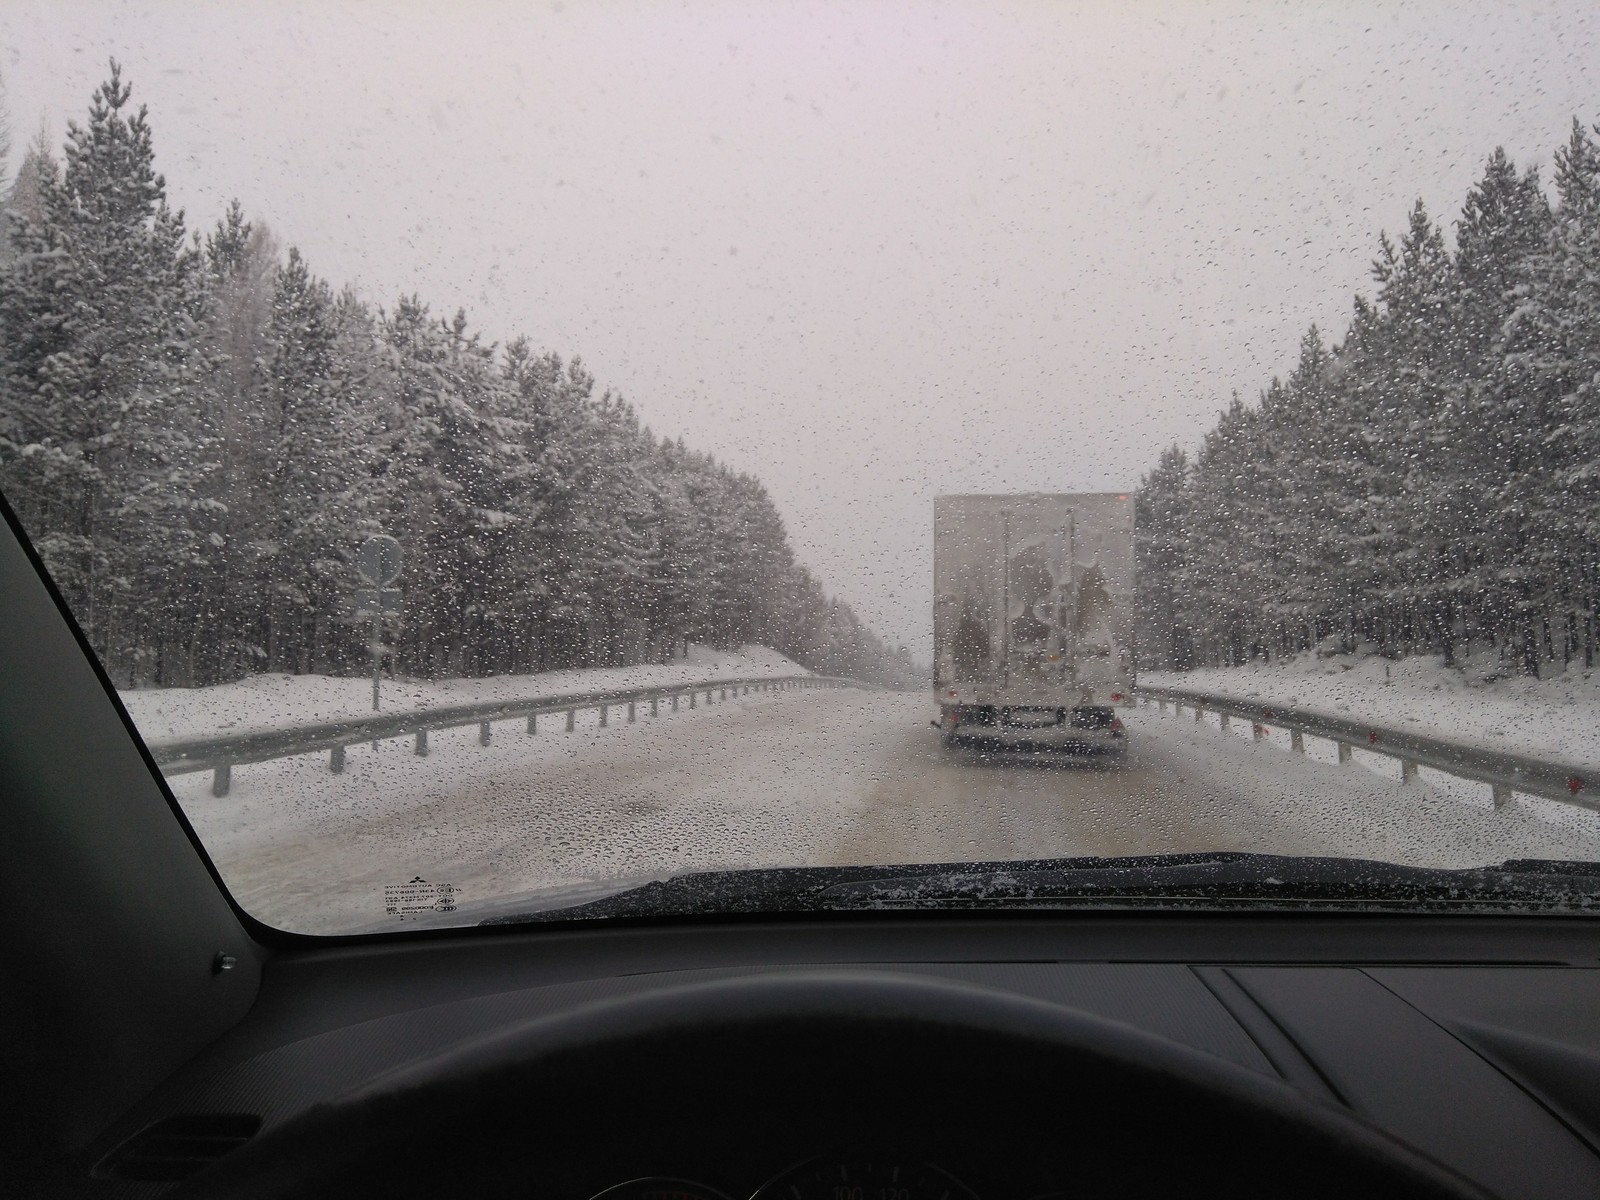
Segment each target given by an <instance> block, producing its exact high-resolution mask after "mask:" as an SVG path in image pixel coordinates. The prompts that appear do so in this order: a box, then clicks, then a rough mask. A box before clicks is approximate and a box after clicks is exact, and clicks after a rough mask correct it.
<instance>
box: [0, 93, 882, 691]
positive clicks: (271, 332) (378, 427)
mask: <svg viewBox="0 0 1600 1200" xmlns="http://www.w3.org/2000/svg"><path fill="white" fill-rule="evenodd" d="M6 208H7V210H8V211H7V213H6V227H5V230H4V236H3V237H0V493H3V494H4V496H5V497H6V499H7V501H8V502H9V503H10V505H11V506H12V508H13V509H14V510H15V512H16V513H17V515H18V517H19V518H20V520H21V522H22V524H23V527H24V528H25V529H26V530H27V531H28V533H29V535H30V537H31V538H32V540H33V544H34V546H35V547H36V548H37V550H38V552H39V554H40V555H41V557H42V558H43V560H44V562H45V564H46V565H47V567H48V568H49V570H50V572H51V575H52V576H53V578H54V580H55V582H56V584H57V586H58V587H59V588H60V590H61V592H62V593H63V595H64V597H65V598H66V600H67V603H68V604H69V606H70V607H71V609H72V611H73V612H74V614H75V615H76V617H77V618H78V621H79V624H80V625H81V627H82V629H83V631H84V633H85V634H86V635H87V637H88V638H89V640H90V642H91V643H92V644H93V646H94V648H95V649H96V651H98V653H99V654H100V657H101V659H102V661H103V662H104V663H105V664H106V667H107V669H108V670H109V672H110V673H111V675H112V678H113V679H114V681H116V682H117V683H118V684H119V685H121V686H138V685H149V684H153V685H177V686H193V685H203V684H210V683H216V682H220V681H226V680H230V679H235V678H239V677H241V676H244V675H247V674H250V673H255V672H263V671H273V672H295V673H306V672H331V673H340V672H347V671H359V670H363V669H365V666H366V663H367V661H368V659H367V649H366V644H367V625H366V623H365V622H356V621H353V620H352V619H351V594H352V591H353V589H354V588H356V587H357V586H358V584H357V581H356V578H355V572H354V569H353V563H354V559H355V555H356V551H357V549H358V547H359V544H360V543H361V541H362V540H363V539H364V538H366V537H367V536H370V535H371V534H373V533H378V532H383V533H387V534H391V535H393V536H395V537H397V538H398V539H399V540H400V542H401V543H402V546H403V547H404V551H405V567H404V572H403V574H402V576H401V577H400V579H399V580H397V581H396V583H397V586H399V587H400V588H402V589H403V592H404V614H403V616H402V617H400V618H398V619H393V620H391V621H389V623H388V627H387V629H386V630H385V634H384V636H385V640H386V642H387V643H388V645H389V647H390V649H389V651H388V656H389V660H390V662H389V666H390V669H392V670H393V671H395V672H398V673H404V674H414V675H422V676H447V675H448V676H455V675H468V676H473V675H487V674H495V673H502V672H528V671H537V670H544V669H550V668H557V667H577V666H608V665H617V664H627V663H635V662H642V661H659V660H663V659H665V658H667V657H668V656H670V655H671V654H672V653H673V647H674V646H676V645H679V644H681V643H682V642H683V641H684V640H690V641H699V642H706V643H710V644H713V645H717V646H724V647H731V646H734V645H738V644H740V643H746V642H755V643H763V644H766V645H770V646H773V647H775V648H776V649H778V650H780V651H782V652H783V653H784V654H787V655H789V656H790V657H792V658H794V659H796V660H797V661H799V662H801V663H803V664H804V665H806V666H808V667H811V668H813V669H815V670H818V671H822V672H826V673H831V674H842V675H854V676H857V677H860V678H864V679H868V680H873V681H877V682H883V683H894V684H903V683H905V682H906V679H907V675H908V666H907V664H906V663H905V662H904V661H903V660H902V659H899V658H896V657H895V656H894V655H892V654H890V653H889V652H888V651H887V650H886V648H885V647H884V646H883V645H881V644H880V642H879V641H878V639H877V638H876V637H875V636H874V635H873V634H872V633H871V632H870V631H869V630H867V629H866V628H865V627H863V625H862V624H861V622H860V621H859V620H858V619H857V618H856V617H855V615H854V614H853V613H852V612H851V611H850V609H849V607H848V606H847V605H845V604H843V603H841V602H839V601H837V600H833V599H830V598H829V597H828V596H827V595H826V594H825V592H824V590H823V588H822V586H821V584H820V583H819V582H818V580H817V579H816V578H815V577H814V576H813V575H812V573H811V572H810V571H809V570H808V569H807V568H806V567H805V566H803V565H802V564H800V563H799V562H798V561H797V560H796V558H795V554H794V552H793V549H792V548H791V546H790V544H789V541H788V537H787V534H786V532H785V530H784V525H783V521H782V520H781V518H780V517H779V514H778V511H777V509H776V508H775V506H774V505H773V503H772V500H771V499H770V498H769V497H768V495H767V493H766V491H765V490H764V489H763V487H762V485H761V484H760V482H759V481H758V480H756V479H755V478H753V477H751V476H750V475H748V474H742V473H740V472H737V471H734V470H731V469H729V468H728V467H726V466H725V465H723V464H721V463H718V462H717V461H715V460H714V459H713V458H711V457H710V456H708V455H706V454H704V453H701V452H698V451H696V450H694V449H691V448H690V447H689V446H687V445H685V444H684V443H683V441H682V440H668V439H663V438H660V437H657V436H655V435H653V434H652V433H651V432H650V430H649V429H648V428H646V427H645V426H644V425H643V424H642V423H641V421H640V419H639V416H638V414H637V413H636V412H635V410H634V408H633V407H632V405H631V404H630V403H629V402H628V401H626V400H625V399H623V398H622V397H621V396H618V395H615V394H613V393H611V392H608V391H604V390H600V389H598V388H597V385H596V381H595V379H594V378H593V377H592V376H591V375H590V374H589V373H588V372H587V371H586V370H585V369H584V367H583V364H582V363H581V362H580V361H578V360H577V359H575V358H572V359H563V358H562V357H560V356H558V355H557V354H555V353H552V352H548V351H541V350H536V349H534V348H533V346H532V345H531V344H530V343H529V342H528V341H527V340H526V339H524V338H518V339H516V340H514V341H511V342H509V343H507V344H505V345H503V346H497V345H492V344H489V343H486V342H485V341H484V340H483V339H482V338H481V337H480V335H479V334H478V333H477V332H475V331H474V330H472V329H471V328H470V327H469V326H468V323H467V320H466V317H465V315H464V314H462V313H461V312H456V313H454V314H453V315H441V314H439V313H436V312H434V311H433V310H432V309H431V308H430V307H429V305H428V304H427V303H426V302H425V301H424V300H423V299H422V298H420V297H418V296H403V297H401V298H399V299H398V300H396V301H395V302H394V303H393V304H392V305H390V306H388V307H381V308H380V307H374V306H372V305H371V304H369V303H368V301H366V300H365V299H364V298H362V297H360V296H358V295H356V294H354V293H353V292H352V291H351V290H349V289H348V288H346V289H343V290H340V289H336V288H335V287H334V286H332V285H331V284H329V283H328V282H326V281H325V280H323V279H321V278H319V277H318V276H317V275H316V274H315V273H314V271H313V268H312V264H309V263H308V262H306V261H305V259H304V258H303V257H302V255H301V254H300V253H299V252H298V251H297V250H296V249H295V248H293V247H290V248H288V249H287V250H286V251H281V250H280V247H279V245H278V243H277V242H276V240H275V239H274V237H273V236H272V235H271V234H270V233H269V231H267V230H266V229H264V228H261V227H259V226H258V225H255V224H252V222H251V221H250V220H248V219H247V218H246V215H245V211H244V209H243V208H242V207H241V206H240V205H239V203H238V202H237V201H236V202H235V203H234V204H233V205H232V206H231V207H230V208H229V209H228V211H227V212H226V213H225V214H224V215H223V216H222V217H221V219H220V220H218V221H217V222H216V223H215V225H214V226H213V227H212V228H210V229H209V230H205V231H191V230H190V229H189V227H188V226H187V225H186V222H185V218H184V215H183V214H182V213H181V212H176V211H174V210H173V209H172V208H171V207H169V204H168V201H167V197H166V190H165V184H164V181H163V179H162V176H161V175H160V174H159V173H158V172H157V170H156V154H155V146H154V140H153V133H152V129H151V126H150V122H149V119H148V116H147V114H146V113H145V111H144V110H142V109H140V108H139V107H138V106H136V105H134V104H132V103H131V86H130V84H129V83H128V82H126V81H125V80H124V79H123V78H122V76H121V72H120V70H119V69H118V68H117V66H116V64H115V63H113V64H112V66H111V70H110V75H109V78H108V79H107V80H106V82H105V83H104V84H103V85H102V86H101V87H100V88H99V89H98V90H97V91H96V93H95V95H94V97H93V101H92V104H91V107H90V109H89V113H88V116H87V120H86V121H85V122H83V123H74V124H72V125H70V126H69V128H68V131H67V135H66V138H65V143H64V145H63V146H62V147H61V148H60V150H59V153H58V152H57V151H56V150H54V149H53V148H52V147H51V146H50V145H49V144H48V142H47V141H46V139H44V138H43V137H42V136H41V137H40V138H38V139H35V141H34V142H33V143H32V144H31V145H30V146H29V147H28V148H27V149H26V152H25V153H24V155H23V157H22V161H21V163H20V164H19V166H18V169H17V171H16V174H15V177H14V179H13V181H12V184H11V187H10V189H9V197H8V200H7V203H6Z"/></svg>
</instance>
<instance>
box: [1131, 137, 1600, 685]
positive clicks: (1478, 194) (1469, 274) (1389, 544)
mask: <svg viewBox="0 0 1600 1200" xmlns="http://www.w3.org/2000/svg"><path fill="white" fill-rule="evenodd" d="M1597 137H1600V128H1596V129H1586V128H1584V127H1583V126H1582V125H1581V124H1580V123H1578V122H1576V121H1575V122H1574V123H1573V127H1572V131H1571V134H1570V137H1569V139H1568V140H1567V142H1566V144H1565V145H1564V146H1562V147H1561V148H1560V149H1559V150H1558V151H1557V153H1556V155H1555V161H1554V181H1553V182H1554V191H1553V194H1550V193H1548V192H1547V191H1546V190H1545V188H1544V187H1543V186H1542V184H1541V181H1540V179H1539V176H1538V174H1537V173H1536V172H1534V171H1531V170H1530V171H1521V172H1519V171H1518V169H1517V168H1516V166H1515V165H1514V164H1513V163H1512V162H1511V161H1509V160H1508V159H1507V157H1506V155H1505V154H1504V153H1503V152H1501V151H1498V150H1497V151H1496V152H1495V153H1494V154H1492V155H1491V156H1490V157H1489V159H1488V163H1487V165H1486V167H1485V168H1484V171H1483V175H1482V178H1481V179H1480V180H1479V182H1478V183H1477V184H1476V186H1474V187H1473V188H1472V190H1471V191H1470V193H1469V194H1468V195H1467V198H1466V201H1465V203H1464V205H1463V206H1462V209H1461V214H1460V216H1459V218H1458V219H1457V220H1456V222H1455V225H1454V247H1453V249H1452V248H1451V246H1450V244H1449V241H1448V240H1447V237H1446V233H1445V231H1444V230H1443V229H1441V228H1440V226H1439V224H1438V223H1436V222H1435V220H1434V219H1433V218H1432V217H1431V216H1430V215H1429V214H1428V213H1427V212H1426V211H1425V210H1424V208H1423V206H1422V204H1421V202H1420V201H1419V202H1418V203H1417V205H1416V207H1415V208H1414V209H1413V210H1412V212H1411V214H1410V220H1409V223H1408V224H1407V226H1406V229H1405V232H1404V233H1403V234H1402V235H1400V236H1399V238H1398V240H1396V239H1393V238H1391V237H1389V236H1384V237H1382V238H1381V239H1380V241H1379V244H1378V254H1377V258H1376V261H1375V262H1374V263H1373V268H1372V272H1373V278H1374V282H1375V284H1376V291H1375V295H1374V297H1373V298H1371V299H1368V298H1365V297H1358V298H1357V299H1356V301H1355V313H1354V317H1353V319H1352V321H1351V323H1350V327H1349V329H1348V330H1347V331H1346V333H1345V335H1344V338H1343V340H1342V341H1341V342H1339V343H1338V344H1330V343H1329V342H1327V341H1325V340H1324V338H1323V335H1322V334H1321V332H1319V331H1318V330H1317V329H1316V328H1315V327H1313V328H1311V329H1310V330H1309V331H1308V332H1307V333H1306V334H1305V335H1304V337H1303V339H1302V340H1301V343H1300V352H1299V362H1298V364H1297V365H1296V367H1295V368H1294V370H1293V372H1292V373H1291V374H1290V375H1289V377H1288V378H1287V379H1274V380H1273V381H1272V382H1271V383H1270V384H1269V385H1268V387H1267V388H1266V389H1265V391H1264V392H1263V393H1262V394H1261V396H1260V398H1259V401H1258V402H1257V403H1256V404H1254V405H1249V404H1245V403H1243V402H1241V401H1240V400H1239V398H1238V397H1237V396H1235V398H1234V400H1233V403H1232V404H1231V405H1230V406H1229V407H1228V408H1227V409H1226V410H1225V411H1224V412H1222V413H1221V415H1220V416H1219V418H1218V420H1217V423H1216V425H1215V426H1214V427H1213V428H1212V429H1211V430H1210V432H1209V433H1207V434H1206V435H1205V438H1204V440H1203V442H1202V443H1201V445H1200V447H1199V451H1198V453H1197V454H1195V455H1194V456H1193V457H1190V455H1188V454H1187V453H1186V452H1185V451H1184V450H1183V449H1182V448H1180V447H1177V446H1174V447H1172V448H1171V449H1169V450H1167V451H1166V452H1165V453H1164V454H1162V455H1161V458H1160V461H1159V463H1158V464H1157V465H1156V467H1155V468H1154V469H1153V470H1152V471H1151V472H1150V473H1149V474H1148V475H1147V476H1146V477H1145V478H1144V480H1143V483H1142V487H1141V491H1140V494H1139V523H1140V537H1139V570H1140V593H1141V603H1140V609H1141V612H1140V617H1141V623H1140V631H1139V641H1140V661H1141V663H1142V664H1143V665H1144V666H1145V667H1148V668H1158V669H1186V668H1188V667H1191V666H1199V665H1235V664H1239V663H1243V662H1246V661H1248V660H1251V659H1255V658H1263V657H1266V658H1270V657H1275V656H1276V655H1278V654H1282V653H1292V652H1295V651H1298V650H1303V649H1309V648H1311V647H1313V646H1318V647H1339V648H1342V649H1344V650H1349V651H1355V650H1358V649H1367V650H1371V651H1375V652H1378V653H1382V654H1385V655H1389V656H1399V655H1403V654H1441V655H1443V656H1444V657H1445V658H1446V660H1447V661H1451V662H1454V661H1457V660H1459V658H1460V657H1461V656H1462V655H1464V654H1465V653H1467V652H1487V651H1489V650H1490V648H1493V651H1495V652H1497V653H1498V656H1499V661H1500V663H1502V664H1503V666H1504V668H1505V669H1506V670H1507V671H1523V672H1527V673H1541V672H1543V671H1547V670H1550V669H1552V668H1553V669H1555V670H1560V669H1562V667H1563V665H1564V664H1566V663H1568V662H1572V661H1575V660H1581V661H1582V663H1583V664H1584V665H1585V666H1591V665H1593V662H1594V657H1595V652H1596V641H1597V638H1600V629H1597V625H1596V606H1597V603H1600V141H1597Z"/></svg>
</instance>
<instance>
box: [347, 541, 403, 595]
mask: <svg viewBox="0 0 1600 1200" xmlns="http://www.w3.org/2000/svg"><path fill="white" fill-rule="evenodd" d="M356 574H358V575H360V576H361V580H362V582H363V583H370V584H371V585H372V586H373V587H383V586H384V585H385V584H390V583H393V582H394V581H395V578H396V577H397V576H398V575H399V574H400V543H399V542H397V541H395V540H394V538H392V537H390V536H389V535H388V534H386V533H380V534H377V535H376V536H374V537H369V538H368V539H367V540H366V541H364V542H362V543H361V552H360V554H359V555H358V556H357V557H356Z"/></svg>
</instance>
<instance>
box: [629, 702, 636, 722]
mask: <svg viewBox="0 0 1600 1200" xmlns="http://www.w3.org/2000/svg"><path fill="white" fill-rule="evenodd" d="M633 705H634V702H633V701H632V700H629V701H628V724H629V725H632V724H633V723H634V720H635V719H636V717H635V714H634V711H633Z"/></svg>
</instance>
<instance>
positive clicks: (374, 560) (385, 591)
mask: <svg viewBox="0 0 1600 1200" xmlns="http://www.w3.org/2000/svg"><path fill="white" fill-rule="evenodd" d="M356 574H357V575H359V576H360V577H361V582H363V583H365V584H367V585H368V586H367V587H365V588H361V589H359V590H358V591H357V592H356V616H357V617H358V618H359V617H371V618H372V639H371V641H370V642H369V643H368V647H367V648H368V650H369V651H371V654H372V711H373V712H377V711H378V679H379V676H380V674H381V671H382V666H383V624H382V623H383V618H384V617H397V616H399V615H400V589H399V588H391V587H389V586H388V585H389V584H391V583H393V582H394V581H395V579H396V578H397V577H398V576H399V574H400V543H399V542H397V541H395V539H394V538H392V537H390V536H389V535H388V534H386V533H380V534H377V535H376V536H374V537H369V538H368V539H367V540H366V541H364V542H362V543H361V551H360V553H359V554H358V555H357V556H356Z"/></svg>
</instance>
